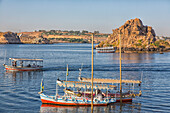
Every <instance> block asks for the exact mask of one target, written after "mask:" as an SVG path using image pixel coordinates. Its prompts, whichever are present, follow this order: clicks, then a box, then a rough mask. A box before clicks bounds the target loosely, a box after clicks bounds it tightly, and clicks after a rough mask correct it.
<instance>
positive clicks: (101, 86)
mask: <svg viewBox="0 0 170 113" xmlns="http://www.w3.org/2000/svg"><path fill="white" fill-rule="evenodd" d="M57 84H58V85H59V86H60V87H61V86H63V87H76V88H87V89H89V88H91V83H89V82H80V81H78V82H77V81H58V80H57ZM115 87H116V86H115V85H106V84H94V85H93V88H94V89H100V90H101V89H114V88H115Z"/></svg>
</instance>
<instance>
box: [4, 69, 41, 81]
mask: <svg viewBox="0 0 170 113" xmlns="http://www.w3.org/2000/svg"><path fill="white" fill-rule="evenodd" d="M5 76H6V77H8V78H12V80H13V81H17V80H20V81H23V80H28V81H30V80H31V79H39V78H41V77H42V76H43V71H6V72H5Z"/></svg>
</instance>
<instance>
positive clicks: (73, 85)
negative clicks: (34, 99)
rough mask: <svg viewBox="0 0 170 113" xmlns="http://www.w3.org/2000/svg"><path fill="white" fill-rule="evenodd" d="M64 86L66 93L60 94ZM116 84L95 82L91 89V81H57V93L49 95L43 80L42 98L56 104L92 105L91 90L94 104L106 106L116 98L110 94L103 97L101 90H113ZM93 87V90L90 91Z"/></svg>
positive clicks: (47, 102)
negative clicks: (45, 92)
mask: <svg viewBox="0 0 170 113" xmlns="http://www.w3.org/2000/svg"><path fill="white" fill-rule="evenodd" d="M59 87H60V88H61V87H64V89H63V91H64V95H60V94H58V90H59V89H60V88H59ZM115 87H116V86H114V85H104V84H94V87H93V89H91V83H89V82H80V81H64V80H59V79H58V80H57V81H56V94H55V95H54V96H48V95H46V94H44V93H43V91H44V86H43V80H42V83H41V92H39V94H40V98H41V102H42V103H43V104H55V105H66V106H90V105H91V101H92V100H91V92H92V91H93V105H94V106H106V105H108V104H112V103H114V102H116V98H112V97H109V96H105V97H102V94H101V90H107V91H109V90H113V91H114V89H115ZM90 89H91V91H90Z"/></svg>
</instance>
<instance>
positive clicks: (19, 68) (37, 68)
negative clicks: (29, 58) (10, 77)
mask: <svg viewBox="0 0 170 113" xmlns="http://www.w3.org/2000/svg"><path fill="white" fill-rule="evenodd" d="M5 69H6V70H7V71H40V70H42V67H35V68H34V67H13V66H5Z"/></svg>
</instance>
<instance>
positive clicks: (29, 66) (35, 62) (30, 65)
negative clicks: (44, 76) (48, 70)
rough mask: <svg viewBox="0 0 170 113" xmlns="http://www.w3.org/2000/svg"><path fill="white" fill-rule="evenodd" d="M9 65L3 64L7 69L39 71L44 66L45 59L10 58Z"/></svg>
mask: <svg viewBox="0 0 170 113" xmlns="http://www.w3.org/2000/svg"><path fill="white" fill-rule="evenodd" d="M9 62H10V64H9V65H6V64H3V65H4V67H5V69H6V70H7V71H37V70H42V68H43V59H23V58H9Z"/></svg>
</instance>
